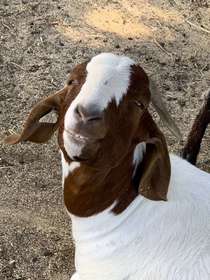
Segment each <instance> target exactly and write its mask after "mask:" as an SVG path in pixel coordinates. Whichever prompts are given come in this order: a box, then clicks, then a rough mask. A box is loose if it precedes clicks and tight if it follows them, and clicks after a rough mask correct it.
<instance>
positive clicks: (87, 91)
mask: <svg viewBox="0 0 210 280" xmlns="http://www.w3.org/2000/svg"><path fill="white" fill-rule="evenodd" d="M133 64H135V62H134V61H133V60H131V59H130V58H128V57H125V56H117V55H114V54H111V53H102V54H99V55H97V56H95V57H93V58H92V59H91V61H90V62H89V63H88V65H87V67H86V70H87V77H86V81H85V83H84V84H83V86H82V88H81V91H80V93H79V94H78V95H77V97H76V98H75V99H74V101H73V102H72V103H71V105H70V107H69V108H68V110H67V112H66V115H65V121H64V125H65V128H66V129H67V130H68V129H71V128H72V127H74V125H75V122H76V120H75V117H74V109H75V107H76V106H77V105H78V104H82V106H83V107H85V108H88V106H89V105H91V106H93V105H94V106H95V107H96V108H97V109H98V110H101V111H103V110H104V109H105V108H106V107H107V105H108V104H109V102H111V101H112V100H113V99H114V100H115V101H116V104H117V105H119V103H120V101H121V99H122V97H123V96H124V95H125V94H126V93H127V90H128V87H129V82H130V71H131V67H130V66H131V65H133Z"/></svg>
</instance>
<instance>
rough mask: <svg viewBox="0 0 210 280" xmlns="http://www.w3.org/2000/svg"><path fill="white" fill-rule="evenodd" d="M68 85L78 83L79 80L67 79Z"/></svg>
mask: <svg viewBox="0 0 210 280" xmlns="http://www.w3.org/2000/svg"><path fill="white" fill-rule="evenodd" d="M67 85H68V86H71V85H79V81H78V80H73V79H72V80H69V81H68V83H67Z"/></svg>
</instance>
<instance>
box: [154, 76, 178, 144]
mask: <svg viewBox="0 0 210 280" xmlns="http://www.w3.org/2000/svg"><path fill="white" fill-rule="evenodd" d="M149 88H150V92H151V101H152V104H153V106H154V108H155V110H156V111H157V113H158V115H159V116H160V118H161V120H162V121H163V122H165V123H166V125H167V127H168V128H169V130H170V131H171V132H172V133H173V134H174V135H175V136H176V137H177V138H178V139H179V140H181V139H182V135H181V132H180V130H179V128H178V126H177V125H176V123H175V121H174V120H173V119H172V117H171V116H170V114H169V113H168V111H167V109H166V106H165V104H164V103H163V100H162V98H161V95H160V93H159V91H158V88H157V86H156V84H155V83H154V81H151V80H150V84H149Z"/></svg>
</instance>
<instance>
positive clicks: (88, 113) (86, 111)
mask: <svg viewBox="0 0 210 280" xmlns="http://www.w3.org/2000/svg"><path fill="white" fill-rule="evenodd" d="M74 113H75V115H76V117H77V118H78V119H81V120H82V121H86V122H87V121H100V120H102V112H100V111H99V110H97V109H96V108H95V106H92V107H90V108H84V107H83V106H81V105H77V106H76V107H75V110H74Z"/></svg>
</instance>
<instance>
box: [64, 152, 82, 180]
mask: <svg viewBox="0 0 210 280" xmlns="http://www.w3.org/2000/svg"><path fill="white" fill-rule="evenodd" d="M61 163H62V180H63V181H62V182H63V183H64V179H65V178H66V177H68V176H69V174H70V173H72V172H73V171H74V170H75V169H76V168H78V167H80V163H79V162H76V161H72V162H71V163H68V162H67V161H66V160H65V158H64V155H63V152H61Z"/></svg>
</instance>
